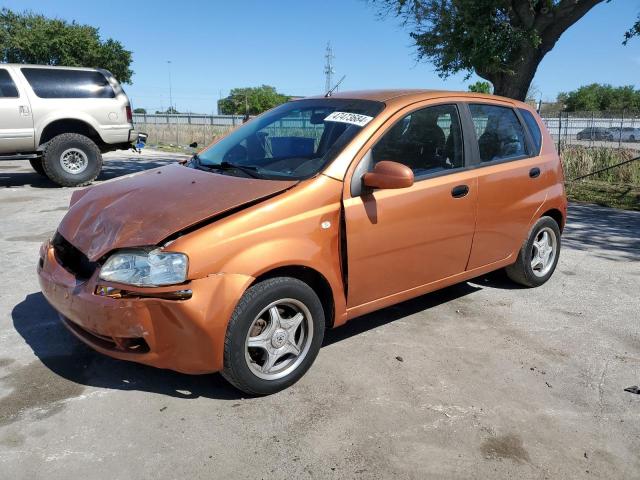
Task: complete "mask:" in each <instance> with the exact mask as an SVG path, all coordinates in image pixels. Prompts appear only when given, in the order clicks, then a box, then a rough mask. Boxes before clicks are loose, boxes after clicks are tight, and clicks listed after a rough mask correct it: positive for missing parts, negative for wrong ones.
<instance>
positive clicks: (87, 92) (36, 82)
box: [21, 68, 115, 98]
mask: <svg viewBox="0 0 640 480" xmlns="http://www.w3.org/2000/svg"><path fill="white" fill-rule="evenodd" d="M21 70H22V73H23V74H24V76H25V77H26V79H27V81H28V82H29V85H31V88H33V91H34V93H35V94H36V95H37V96H38V97H40V98H115V93H114V91H113V88H112V87H111V85H110V84H109V82H108V80H107V79H106V77H105V76H104V75H103V74H102V73H100V72H97V71H91V70H64V69H56V68H22V69H21Z"/></svg>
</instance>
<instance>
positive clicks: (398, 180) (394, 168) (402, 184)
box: [362, 160, 413, 189]
mask: <svg viewBox="0 0 640 480" xmlns="http://www.w3.org/2000/svg"><path fill="white" fill-rule="evenodd" d="M362 181H363V184H364V186H365V187H369V188H384V189H387V188H407V187H410V186H411V185H413V171H412V170H411V169H410V168H409V167H407V166H406V165H403V164H401V163H398V162H391V161H388V160H383V161H381V162H378V163H376V165H375V167H373V172H367V173H365V174H364V175H363V176H362Z"/></svg>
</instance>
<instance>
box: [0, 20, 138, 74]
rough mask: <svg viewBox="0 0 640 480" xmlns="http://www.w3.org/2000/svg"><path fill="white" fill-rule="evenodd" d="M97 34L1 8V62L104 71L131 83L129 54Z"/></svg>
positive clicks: (90, 29)
mask: <svg viewBox="0 0 640 480" xmlns="http://www.w3.org/2000/svg"><path fill="white" fill-rule="evenodd" d="M99 33H100V32H99V30H98V29H97V28H95V27H92V26H89V25H81V24H79V23H76V22H71V23H69V22H67V21H65V20H60V19H56V18H47V17H45V16H43V15H38V14H35V13H32V12H24V13H16V12H14V11H12V10H9V9H6V8H3V9H1V10H0V61H1V62H8V63H34V64H39V65H65V66H69V67H92V68H104V69H106V70H109V71H110V72H111V73H113V75H115V77H116V78H117V79H118V80H119V81H120V82H122V83H131V76H132V75H133V72H132V71H131V69H130V66H131V61H132V59H131V52H130V51H129V50H125V48H124V47H123V46H122V44H121V43H120V42H118V41H116V40H113V39H111V38H109V39H107V40H104V41H103V40H101V38H100V34H99Z"/></svg>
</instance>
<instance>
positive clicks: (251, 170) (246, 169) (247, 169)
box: [191, 153, 262, 178]
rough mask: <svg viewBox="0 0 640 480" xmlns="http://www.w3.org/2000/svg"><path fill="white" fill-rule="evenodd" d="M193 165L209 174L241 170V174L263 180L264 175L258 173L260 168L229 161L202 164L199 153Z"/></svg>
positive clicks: (194, 156)
mask: <svg viewBox="0 0 640 480" xmlns="http://www.w3.org/2000/svg"><path fill="white" fill-rule="evenodd" d="M191 165H192V166H193V167H194V168H197V169H198V170H205V171H208V172H210V171H211V170H240V171H241V172H243V173H246V174H247V175H249V176H250V177H252V178H262V175H260V174H259V173H258V172H257V170H258V167H252V166H244V165H237V164H235V163H231V162H227V161H223V162H221V163H212V164H206V163H202V159H201V158H200V156H199V155H198V154H197V153H196V154H194V155H193V157H191Z"/></svg>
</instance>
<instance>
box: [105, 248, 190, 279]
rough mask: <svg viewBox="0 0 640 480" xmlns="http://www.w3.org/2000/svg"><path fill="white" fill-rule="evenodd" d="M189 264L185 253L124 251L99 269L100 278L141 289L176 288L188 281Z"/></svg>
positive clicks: (116, 254) (110, 258)
mask: <svg viewBox="0 0 640 480" xmlns="http://www.w3.org/2000/svg"><path fill="white" fill-rule="evenodd" d="M188 265H189V259H188V258H187V256H186V255H185V254H183V253H175V252H163V251H162V250H160V249H156V250H152V251H147V250H121V251H119V252H116V253H114V254H113V255H111V256H110V257H109V258H108V259H107V261H106V262H105V264H104V265H103V266H102V268H101V269H100V279H101V280H106V281H108V282H117V283H126V284H129V285H137V286H139V287H159V286H162V285H175V284H177V283H183V282H184V281H185V280H186V278H187V267H188Z"/></svg>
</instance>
